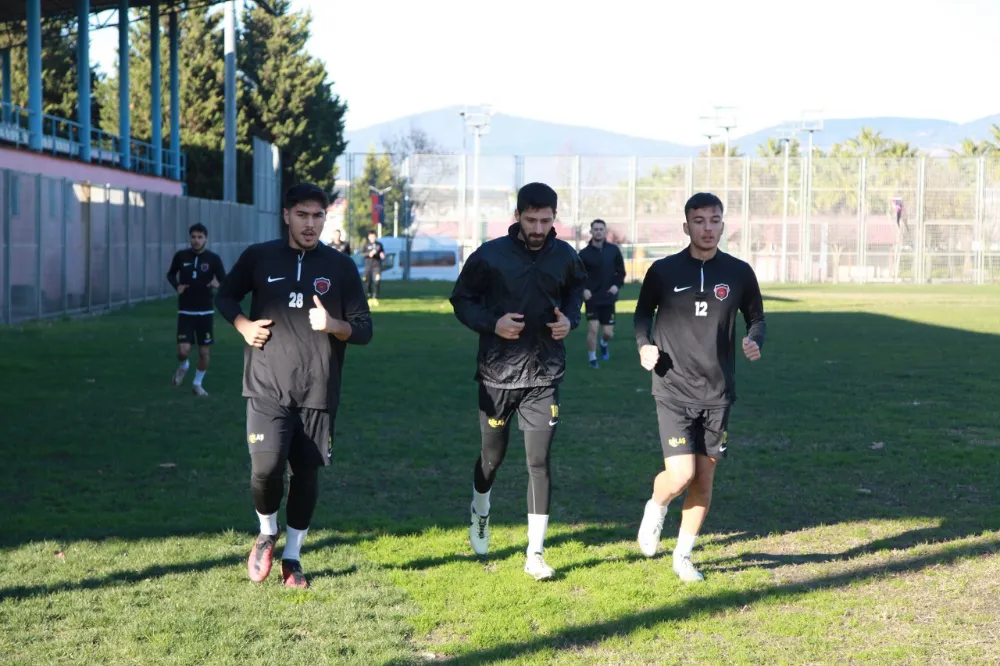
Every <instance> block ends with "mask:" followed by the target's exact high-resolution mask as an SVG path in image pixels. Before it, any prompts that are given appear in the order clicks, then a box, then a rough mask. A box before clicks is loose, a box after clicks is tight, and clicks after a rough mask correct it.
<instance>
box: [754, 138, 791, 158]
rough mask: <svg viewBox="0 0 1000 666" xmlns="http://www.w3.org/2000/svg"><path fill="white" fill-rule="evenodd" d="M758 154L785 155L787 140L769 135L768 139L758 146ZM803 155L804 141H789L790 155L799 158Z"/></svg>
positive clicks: (767, 155) (769, 155) (764, 155)
mask: <svg viewBox="0 0 1000 666" xmlns="http://www.w3.org/2000/svg"><path fill="white" fill-rule="evenodd" d="M757 154H758V155H759V156H760V157H784V156H785V142H784V141H782V140H781V139H776V138H774V137H768V139H767V141H765V142H764V143H762V144H760V145H758V146H757ZM801 156H802V143H801V142H800V141H799V140H798V139H790V140H789V141H788V157H789V158H792V157H795V158H798V157H801Z"/></svg>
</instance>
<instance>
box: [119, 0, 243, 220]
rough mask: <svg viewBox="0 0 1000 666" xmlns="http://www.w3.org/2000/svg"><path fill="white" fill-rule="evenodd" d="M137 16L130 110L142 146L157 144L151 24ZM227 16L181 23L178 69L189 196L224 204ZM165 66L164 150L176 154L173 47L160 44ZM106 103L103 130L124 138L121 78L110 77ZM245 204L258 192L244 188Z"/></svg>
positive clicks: (202, 14)
mask: <svg viewBox="0 0 1000 666" xmlns="http://www.w3.org/2000/svg"><path fill="white" fill-rule="evenodd" d="M145 16H146V19H145V20H142V18H141V17H140V16H139V15H138V14H136V15H135V16H134V17H133V19H132V22H131V25H130V28H129V29H130V31H131V34H130V39H129V42H130V49H129V50H130V54H131V55H130V57H129V79H130V82H129V104H130V108H131V121H130V122H131V132H130V134H131V135H132V137H133V138H136V139H139V140H140V141H150V140H151V139H152V136H151V135H152V125H151V123H150V117H151V110H150V103H151V97H150V82H151V81H152V74H151V72H150V65H149V53H150V41H149V20H148V14H146V15H145ZM221 22H222V21H221V16H220V14H219V13H218V12H212V11H211V10H210V8H209V7H195V8H192V9H189V10H187V11H185V12H183V13H182V14H180V16H179V17H178V29H179V32H180V39H179V43H178V66H179V70H180V71H179V72H178V75H179V84H180V112H181V123H180V125H181V126H180V135H181V151H183V152H184V153H185V154H186V157H187V186H188V194H190V195H191V196H196V197H203V198H209V199H218V198H220V197H221V196H222V175H223V171H222V170H223V155H222V148H223V140H224V133H225V127H224V114H225V86H224V83H225V65H224V61H223V44H222V40H223V35H222V31H221V29H220V25H221ZM167 26H168V19H167V17H163V25H161V31H162V33H163V34H164V35H166V34H167V30H168V27H167ZM160 62H161V70H160V71H161V92H160V101H161V109H160V113H161V117H162V118H163V141H164V148H165V149H167V148H170V88H169V87H170V76H169V43H168V40H167V39H166V38H164V39H161V40H160ZM100 95H101V97H102V100H103V101H104V105H103V109H104V118H103V119H102V122H103V125H104V127H105V129H106V130H107V131H108V132H111V133H112V134H119V127H118V77H117V75H115V76H111V77H108V79H107V81H106V82H105V83H104V84H103V85H102V86H101V89H100ZM240 162H241V164H240V167H241V171H240V173H241V174H242V175H243V176H244V177H243V178H240V181H241V182H250V181H249V180H248V179H247V178H246V176H248V175H249V174H248V173H247V171H248V170H249V169H248V167H249V164H248V162H247V157H246V156H245V155H244V156H243V159H242V160H240ZM238 195H239V200H240V201H243V202H249V201H251V200H252V196H253V192H252V191H251V190H250V188H249V187H243V188H238Z"/></svg>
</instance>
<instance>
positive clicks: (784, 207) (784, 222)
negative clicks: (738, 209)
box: [779, 129, 793, 283]
mask: <svg viewBox="0 0 1000 666" xmlns="http://www.w3.org/2000/svg"><path fill="white" fill-rule="evenodd" d="M780 133H781V134H780V137H781V138H780V141H781V143H782V144H784V146H783V147H784V153H785V175H784V186H783V193H784V196H783V197H782V202H781V269H780V271H779V276H780V278H779V279H780V280H781V282H782V283H784V282H787V281H788V158H789V153H790V152H791V144H792V135H793V132H792V131H790V130H787V129H782V130H780Z"/></svg>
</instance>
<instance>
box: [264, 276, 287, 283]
mask: <svg viewBox="0 0 1000 666" xmlns="http://www.w3.org/2000/svg"><path fill="white" fill-rule="evenodd" d="M284 279H285V278H283V277H280V278H273V277H271V276H268V278H267V281H268V282H277V281H279V280H284Z"/></svg>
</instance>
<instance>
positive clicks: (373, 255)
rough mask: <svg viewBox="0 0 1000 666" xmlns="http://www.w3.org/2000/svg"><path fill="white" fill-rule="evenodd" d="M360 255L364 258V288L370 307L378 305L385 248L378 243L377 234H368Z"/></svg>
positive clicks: (372, 232) (373, 232)
mask: <svg viewBox="0 0 1000 666" xmlns="http://www.w3.org/2000/svg"><path fill="white" fill-rule="evenodd" d="M361 254H362V255H363V256H364V258H365V287H366V290H367V293H368V298H369V299H370V300H371V304H372V305H378V294H379V288H380V287H381V286H382V262H383V261H384V260H385V248H384V247H382V243H380V242H379V241H378V234H377V233H375V230H374V229H372V230H371V231H369V232H368V241H367V242H366V243H365V244H364V245H362V246H361Z"/></svg>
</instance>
